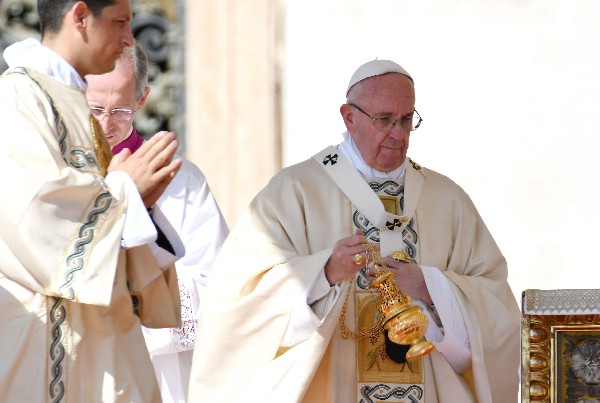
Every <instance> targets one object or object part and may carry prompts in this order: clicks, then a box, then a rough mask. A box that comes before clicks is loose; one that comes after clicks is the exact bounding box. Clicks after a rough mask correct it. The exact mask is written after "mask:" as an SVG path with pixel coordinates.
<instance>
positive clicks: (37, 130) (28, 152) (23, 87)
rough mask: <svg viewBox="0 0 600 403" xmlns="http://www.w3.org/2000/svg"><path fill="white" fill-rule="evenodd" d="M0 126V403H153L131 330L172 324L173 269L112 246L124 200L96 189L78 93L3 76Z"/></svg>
mask: <svg viewBox="0 0 600 403" xmlns="http://www.w3.org/2000/svg"><path fill="white" fill-rule="evenodd" d="M0 121H1V122H2V147H0V172H1V175H2V179H3V180H2V182H3V186H4V189H5V191H4V192H3V195H2V196H1V197H0V208H1V210H2V214H1V215H0V217H1V218H0V258H1V259H0V261H1V262H0V307H2V309H1V310H0V339H1V340H2V344H1V347H0V356H1V357H2V362H1V363H0V391H1V393H2V401H4V402H15V403H17V402H18V403H22V402H158V401H160V394H159V391H158V387H157V384H156V379H155V376H154V372H153V370H152V365H151V363H150V359H149V356H148V351H147V350H146V347H145V344H144V339H143V336H142V332H141V326H140V321H141V322H142V323H143V324H144V325H146V326H150V327H166V326H177V325H178V318H179V317H180V312H179V294H178V288H177V280H176V276H175V271H174V270H172V269H167V270H165V271H164V272H163V271H162V270H161V268H160V267H158V265H157V263H156V260H155V259H154V257H153V256H152V254H151V253H150V251H149V249H148V247H147V246H146V245H142V246H138V247H135V248H131V249H121V248H120V243H121V236H122V232H123V226H124V220H125V214H126V211H125V209H126V205H127V204H126V200H125V198H126V193H125V191H124V189H113V188H111V189H110V192H109V189H108V188H107V185H106V183H105V182H104V178H103V176H102V168H103V167H102V165H103V164H106V163H107V161H106V160H105V161H104V162H102V160H101V158H100V157H102V155H100V154H97V153H96V152H95V146H94V143H93V139H92V134H91V126H90V122H91V121H90V112H89V109H88V107H87V102H86V100H85V95H84V93H83V92H82V91H81V90H79V89H76V88H74V87H70V86H66V85H63V84H61V83H59V82H58V81H56V80H54V79H52V78H50V77H48V76H46V75H44V74H41V73H37V72H35V71H32V70H31V71H27V70H25V69H20V68H18V69H13V70H9V71H8V72H6V73H5V74H4V75H3V76H2V77H1V78H0ZM109 157H110V156H107V155H106V154H104V158H105V159H106V158H109ZM104 168H105V166H104ZM132 296H133V297H132ZM134 302H135V305H134ZM134 310H135V311H136V312H137V313H138V315H139V317H138V316H136V315H135V314H134ZM140 318H141V320H140Z"/></svg>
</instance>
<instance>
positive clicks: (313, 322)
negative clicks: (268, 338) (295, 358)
mask: <svg viewBox="0 0 600 403" xmlns="http://www.w3.org/2000/svg"><path fill="white" fill-rule="evenodd" d="M339 293H340V287H339V286H338V285H337V284H336V285H334V286H333V287H332V286H330V285H329V282H328V281H327V278H326V277H325V269H323V270H319V271H318V272H317V275H316V276H315V277H314V278H313V279H312V281H311V282H310V284H309V285H308V287H307V288H306V290H305V292H304V294H302V296H301V297H300V298H299V299H298V301H296V303H294V306H293V308H292V314H291V316H290V323H289V324H288V327H287V329H286V332H285V335H284V337H283V341H282V342H281V345H282V346H283V347H292V346H295V345H296V344H298V343H300V342H303V341H305V340H307V339H308V338H309V337H310V336H311V335H312V334H313V333H314V332H315V330H317V329H318V328H319V326H320V325H321V323H323V318H324V317H325V316H327V314H328V313H329V312H330V311H331V308H332V307H333V305H334V304H335V302H336V301H337V299H338V297H339Z"/></svg>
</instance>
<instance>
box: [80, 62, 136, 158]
mask: <svg viewBox="0 0 600 403" xmlns="http://www.w3.org/2000/svg"><path fill="white" fill-rule="evenodd" d="M86 80H87V82H88V88H87V91H86V97H87V100H88V104H89V106H90V107H91V108H94V107H96V108H103V109H104V110H105V111H107V112H108V111H111V110H113V109H129V110H131V111H134V112H135V111H136V110H137V109H138V102H137V100H136V96H135V75H134V73H133V70H132V69H120V68H118V67H117V69H115V70H114V71H112V72H110V73H108V74H102V75H98V76H94V75H89V76H86ZM98 121H99V122H100V124H101V125H102V130H103V131H104V134H105V135H106V139H107V140H108V144H109V145H110V146H111V148H112V147H114V146H115V145H117V144H119V143H120V142H122V141H123V140H125V139H126V138H127V136H128V135H129V133H130V132H131V127H132V125H133V114H132V115H131V118H130V119H129V120H118V119H116V118H115V116H114V115H113V116H111V115H110V114H109V113H104V114H102V116H100V117H98Z"/></svg>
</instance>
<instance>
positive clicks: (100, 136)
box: [90, 114, 113, 176]
mask: <svg viewBox="0 0 600 403" xmlns="http://www.w3.org/2000/svg"><path fill="white" fill-rule="evenodd" d="M90 128H91V130H92V138H93V139H94V149H95V151H96V158H97V159H98V168H99V170H100V175H102V176H106V173H107V169H108V165H109V164H110V160H111V159H112V156H113V155H112V150H111V149H110V146H109V145H108V140H106V137H104V132H103V131H102V126H100V123H98V121H97V120H96V118H95V117H94V115H92V114H90Z"/></svg>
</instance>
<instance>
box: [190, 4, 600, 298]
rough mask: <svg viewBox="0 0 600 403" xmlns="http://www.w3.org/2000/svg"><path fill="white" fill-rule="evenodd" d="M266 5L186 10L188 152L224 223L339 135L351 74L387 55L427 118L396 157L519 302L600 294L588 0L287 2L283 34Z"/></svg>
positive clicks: (598, 56)
mask: <svg viewBox="0 0 600 403" xmlns="http://www.w3.org/2000/svg"><path fill="white" fill-rule="evenodd" d="M282 1H283V0H282ZM278 4H279V3H278V2H276V1H267V0H256V1H252V2H247V1H246V2H243V1H237V2H236V1H231V0H230V1H223V0H201V1H198V2H196V1H192V0H190V1H189V4H188V15H187V19H188V35H187V38H186V41H187V42H188V49H189V50H188V54H187V58H188V59H187V62H188V69H189V70H188V71H189V72H190V74H188V83H189V86H188V96H189V105H188V111H189V112H188V139H187V142H188V153H189V154H190V156H191V157H192V159H193V160H195V161H196V162H197V163H198V164H199V165H200V166H201V168H202V169H203V170H204V172H205V173H206V174H207V177H208V178H209V181H210V183H211V186H212V187H213V189H214V190H215V193H216V194H217V197H218V201H219V202H220V204H221V206H222V207H223V210H224V211H225V213H226V216H227V218H228V221H230V223H233V222H235V219H236V218H237V215H238V214H239V211H240V210H241V208H243V206H245V205H246V204H247V202H248V201H249V199H250V198H251V197H252V196H253V195H254V193H256V191H258V189H259V188H261V187H262V186H263V185H264V184H265V182H266V181H267V180H268V177H270V176H271V174H272V173H273V172H274V171H276V170H277V169H278V168H279V165H280V159H281V165H283V166H285V165H289V164H292V163H294V162H297V161H300V160H302V159H305V158H308V157H309V156H311V155H312V154H313V153H315V152H317V151H319V150H320V149H322V148H323V147H324V146H326V145H329V144H336V143H338V142H339V141H340V139H341V137H340V134H341V131H342V130H343V125H342V121H341V118H340V117H339V113H338V108H339V106H340V104H341V103H342V102H344V97H343V95H344V91H345V88H346V85H347V81H348V78H349V77H350V75H351V74H352V72H353V71H354V69H355V68H356V67H357V66H358V65H359V64H361V63H363V62H364V61H367V60H369V59H373V58H375V57H379V58H391V59H394V60H396V61H398V62H399V63H400V64H402V65H403V66H404V67H405V68H406V69H407V70H408V71H409V72H410V73H411V74H412V75H413V76H414V78H415V81H416V88H417V108H418V110H419V112H420V113H421V115H422V116H423V118H424V123H423V126H422V128H420V129H419V130H418V131H417V132H415V134H414V135H413V137H412V139H411V149H410V150H409V155H410V156H411V157H412V158H413V159H414V160H416V161H417V162H419V163H421V164H423V165H425V166H428V167H430V168H432V169H435V170H437V171H440V172H442V173H444V174H446V175H448V176H450V177H451V178H452V179H454V180H455V181H456V182H457V183H458V184H459V185H461V186H462V187H463V188H464V189H465V190H466V191H467V192H468V193H469V194H470V195H471V197H472V198H473V200H474V202H475V204H476V205H477V207H478V208H479V211H480V213H481V215H482V216H483V218H484V220H485V221H486V223H487V224H488V226H489V228H490V230H491V231H492V233H493V234H494V236H495V238H496V240H497V242H498V244H499V246H500V248H501V249H502V251H503V252H504V254H505V256H506V258H507V260H508V263H509V281H510V283H511V286H512V288H513V291H514V293H515V295H516V296H517V299H520V293H521V291H522V290H524V289H527V288H598V287H599V286H600V275H598V274H597V273H598V272H599V270H600V258H599V256H598V253H597V250H598V246H597V245H598V243H599V239H600V237H599V236H598V228H599V227H600V214H599V213H598V211H599V208H600V181H599V180H598V173H600V158H598V152H599V150H600V113H599V111H600V24H598V15H600V3H598V2H597V1H595V0H502V1H494V2H489V1H484V0H479V1H477V0H469V1H467V0H429V1H414V0H287V1H285V4H284V6H285V7H284V8H283V9H282V10H283V11H284V12H283V13H282V14H281V16H282V19H281V20H280V22H281V24H282V25H281V27H280V26H278V23H277V22H276V21H277V19H276V17H277V15H279V13H280V9H279V5H278ZM279 29H282V31H281V35H278V32H279V31H278V30H279ZM278 46H280V47H281V48H280V49H281V52H280V53H278V52H277V50H278V49H279V48H278ZM279 57H281V58H280V59H279ZM279 69H281V70H279ZM280 73H281V85H282V87H281V88H282V90H283V92H282V95H283V96H282V100H281V103H279V101H278V99H277V83H278V81H277V79H278V77H280V75H279V74H280ZM278 105H281V108H282V112H283V114H282V117H283V121H282V124H283V127H282V129H283V130H282V132H281V133H282V137H281V140H279V130H278V129H277V126H278V123H277V119H276V116H277V113H276V112H277V108H278ZM279 141H281V142H282V148H281V154H280V151H279Z"/></svg>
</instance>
